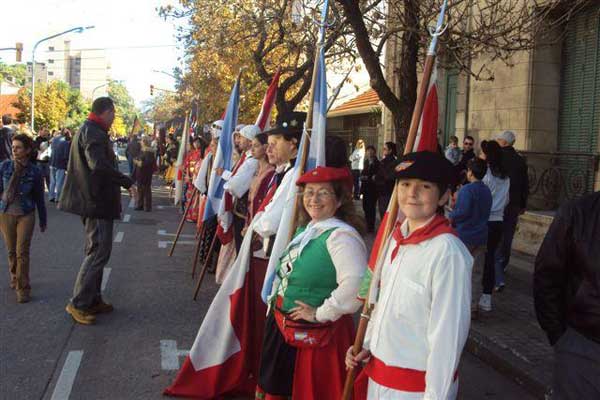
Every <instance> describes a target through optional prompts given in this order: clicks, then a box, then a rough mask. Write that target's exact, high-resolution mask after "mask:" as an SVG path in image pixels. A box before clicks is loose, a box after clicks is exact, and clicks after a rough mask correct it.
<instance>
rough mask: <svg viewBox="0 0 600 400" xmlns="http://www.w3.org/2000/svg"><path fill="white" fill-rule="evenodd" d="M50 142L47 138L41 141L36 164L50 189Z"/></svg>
mask: <svg viewBox="0 0 600 400" xmlns="http://www.w3.org/2000/svg"><path fill="white" fill-rule="evenodd" d="M50 151H51V150H50V142H49V141H47V140H45V141H41V142H40V143H39V147H38V151H37V157H36V164H37V166H38V168H39V169H40V172H41V173H42V176H43V177H44V182H45V184H46V187H47V188H48V189H50Z"/></svg>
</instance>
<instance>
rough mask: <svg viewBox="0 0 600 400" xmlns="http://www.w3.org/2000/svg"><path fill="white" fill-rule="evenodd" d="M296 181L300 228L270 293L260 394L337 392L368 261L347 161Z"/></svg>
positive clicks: (311, 397) (305, 399)
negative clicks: (344, 165) (300, 196)
mask: <svg viewBox="0 0 600 400" xmlns="http://www.w3.org/2000/svg"><path fill="white" fill-rule="evenodd" d="M296 184H297V185H298V186H300V193H301V195H302V200H301V201H299V203H298V221H299V228H298V230H297V231H296V234H295V235H294V238H293V239H292V241H291V242H290V243H289V244H288V246H287V248H286V249H285V251H284V253H283V256H282V257H281V258H280V262H279V266H278V268H277V272H276V278H275V280H274V281H273V285H272V289H271V295H270V297H269V314H268V317H267V320H266V324H265V333H264V339H263V345H262V346H263V347H262V352H261V354H262V356H261V364H260V375H259V387H258V388H257V399H259V398H265V399H278V398H281V397H284V398H287V397H289V396H291V398H292V399H302V400H317V399H338V398H340V396H341V394H342V388H343V382H344V376H345V374H344V353H345V351H346V348H347V347H348V346H349V345H350V344H351V343H352V338H353V334H354V323H353V321H352V314H353V313H354V312H356V310H358V309H359V308H360V306H361V303H360V301H359V300H358V299H357V298H356V292H357V291H358V288H359V286H360V282H361V280H362V277H363V274H364V271H365V268H366V265H367V249H366V246H365V244H364V242H363V240H362V238H361V233H359V232H363V231H364V221H363V220H362V218H360V217H359V216H358V215H357V213H356V210H355V207H354V205H353V203H352V187H353V179H352V175H351V174H350V171H349V169H348V168H347V167H344V168H333V167H317V168H315V169H313V170H311V171H309V172H307V173H305V174H304V175H302V176H301V177H300V179H298V181H297V182H296Z"/></svg>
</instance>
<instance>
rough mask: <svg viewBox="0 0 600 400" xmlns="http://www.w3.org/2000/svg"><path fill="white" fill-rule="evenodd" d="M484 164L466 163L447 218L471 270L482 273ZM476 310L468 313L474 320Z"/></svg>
mask: <svg viewBox="0 0 600 400" xmlns="http://www.w3.org/2000/svg"><path fill="white" fill-rule="evenodd" d="M487 170H488V167H487V163H486V162H485V161H484V160H482V159H480V158H473V159H471V160H470V161H469V162H468V163H467V176H466V178H467V181H468V184H466V185H464V186H463V187H462V188H461V189H460V190H459V191H458V195H457V199H456V204H455V205H454V209H453V210H452V211H451V212H450V214H449V216H448V218H449V219H450V221H451V222H452V226H453V227H454V228H455V229H456V232H457V233H458V237H459V238H460V240H462V242H463V243H464V244H465V246H467V249H469V252H470V253H471V256H472V257H473V270H478V271H482V269H483V265H484V262H485V252H486V246H487V238H488V220H489V218H490V212H491V209H492V192H491V191H490V189H489V188H488V187H487V186H486V185H485V183H483V182H482V179H483V178H484V177H485V175H486V173H487ZM477 311H478V308H477V307H472V310H471V313H473V314H474V317H475V316H477Z"/></svg>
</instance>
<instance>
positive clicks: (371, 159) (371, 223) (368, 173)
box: [360, 146, 379, 233]
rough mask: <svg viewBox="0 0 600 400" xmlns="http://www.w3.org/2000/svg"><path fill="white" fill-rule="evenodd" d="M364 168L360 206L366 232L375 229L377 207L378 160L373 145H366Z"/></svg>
mask: <svg viewBox="0 0 600 400" xmlns="http://www.w3.org/2000/svg"><path fill="white" fill-rule="evenodd" d="M366 155H367V156H366V158H365V162H364V168H363V170H362V172H361V174H360V193H361V194H362V206H363V211H364V213H365V220H366V222H367V232H369V233H372V232H374V231H375V216H376V208H377V197H378V195H377V186H376V185H375V176H376V174H377V172H378V171H379V160H378V159H377V151H376V150H375V147H373V146H367V152H366Z"/></svg>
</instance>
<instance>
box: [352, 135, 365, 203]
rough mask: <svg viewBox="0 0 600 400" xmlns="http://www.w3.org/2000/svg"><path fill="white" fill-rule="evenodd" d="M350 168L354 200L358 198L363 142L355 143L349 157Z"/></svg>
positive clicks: (363, 149)
mask: <svg viewBox="0 0 600 400" xmlns="http://www.w3.org/2000/svg"><path fill="white" fill-rule="evenodd" d="M349 161H350V165H351V168H352V179H353V181H354V199H355V200H358V199H359V198H360V179H359V178H360V173H361V171H362V170H363V166H364V162H365V142H364V141H363V140H362V139H358V140H357V141H356V147H355V148H354V151H353V152H352V154H350V157H349Z"/></svg>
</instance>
